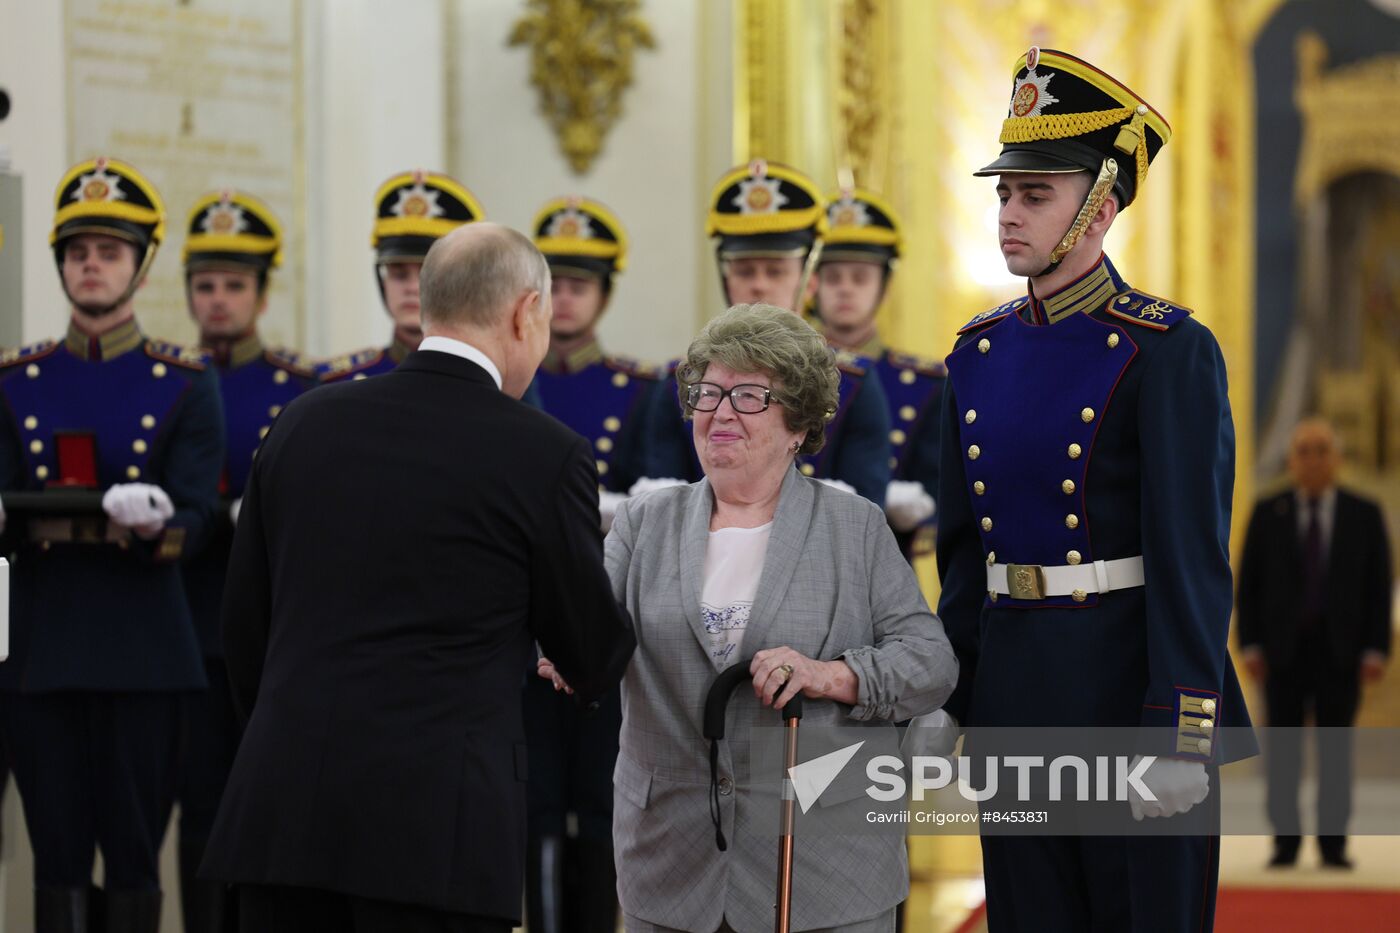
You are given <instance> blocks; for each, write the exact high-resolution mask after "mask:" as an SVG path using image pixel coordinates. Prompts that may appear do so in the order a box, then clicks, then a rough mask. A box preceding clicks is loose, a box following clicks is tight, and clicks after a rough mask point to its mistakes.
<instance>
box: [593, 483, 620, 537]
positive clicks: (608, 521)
mask: <svg viewBox="0 0 1400 933" xmlns="http://www.w3.org/2000/svg"><path fill="white" fill-rule="evenodd" d="M626 499H627V495H626V493H621V492H608V491H607V490H606V489H600V490H598V515H599V516H600V517H601V518H602V519H603V534H607V533H608V529H610V528H612V520H613V516H614V515H616V514H617V507H618V506H619V505H621V504H622V503H623V502H624V501H626Z"/></svg>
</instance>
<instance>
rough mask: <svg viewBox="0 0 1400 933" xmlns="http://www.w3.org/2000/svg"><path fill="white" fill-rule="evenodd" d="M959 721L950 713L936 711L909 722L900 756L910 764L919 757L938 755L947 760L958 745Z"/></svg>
mask: <svg viewBox="0 0 1400 933" xmlns="http://www.w3.org/2000/svg"><path fill="white" fill-rule="evenodd" d="M960 731H961V730H960V729H959V727H958V721H957V720H956V719H954V718H953V717H952V716H951V715H950V714H949V713H948V712H946V711H945V710H941V709H936V710H934V711H933V712H931V713H925V714H924V715H922V716H915V717H914V718H913V719H911V720H909V728H908V729H907V730H905V733H904V741H903V742H901V743H899V751H900V754H902V755H903V756H904V760H905V761H906V762H908V761H909V760H910V759H912V758H914V757H915V756H917V755H936V756H938V757H939V758H947V757H949V756H951V755H952V754H953V749H954V747H956V746H957V744H958V733H959V732H960Z"/></svg>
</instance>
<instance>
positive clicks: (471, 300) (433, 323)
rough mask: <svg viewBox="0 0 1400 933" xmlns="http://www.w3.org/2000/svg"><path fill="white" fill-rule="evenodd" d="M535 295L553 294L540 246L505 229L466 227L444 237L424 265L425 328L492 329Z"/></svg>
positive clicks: (486, 225) (484, 225)
mask: <svg viewBox="0 0 1400 933" xmlns="http://www.w3.org/2000/svg"><path fill="white" fill-rule="evenodd" d="M530 292H535V293H538V294H540V295H548V294H549V265H548V264H547V263H546V262H545V260H544V256H542V255H540V251H539V250H537V249H535V245H534V244H533V243H531V242H530V240H529V239H528V238H527V237H525V236H524V235H522V234H520V233H518V232H516V231H515V230H512V229H510V228H509V227H503V226H501V225H500V224H493V223H486V222H479V223H473V224H466V225H464V226H461V227H458V228H457V229H456V230H453V231H452V232H451V233H449V234H447V235H446V236H444V237H441V238H439V239H438V241H437V242H436V243H434V244H433V247H432V249H430V250H428V256H427V258H426V259H424V260H423V271H422V273H421V274H420V276H419V301H420V303H421V305H422V314H423V329H424V330H425V331H431V330H434V329H437V330H448V331H455V330H462V329H467V330H473V331H481V330H490V329H491V328H493V327H495V326H497V325H499V324H501V323H502V322H503V320H504V319H505V317H506V315H507V314H508V313H509V312H510V309H511V308H512V307H513V306H514V305H515V303H516V302H517V301H518V300H519V299H520V297H521V296H523V295H526V294H528V293H530Z"/></svg>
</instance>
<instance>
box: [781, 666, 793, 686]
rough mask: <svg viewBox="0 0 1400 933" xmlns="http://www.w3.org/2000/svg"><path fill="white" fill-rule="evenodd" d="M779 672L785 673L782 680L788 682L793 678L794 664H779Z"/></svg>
mask: <svg viewBox="0 0 1400 933" xmlns="http://www.w3.org/2000/svg"><path fill="white" fill-rule="evenodd" d="M778 673H780V674H782V675H783V680H782V682H783V683H787V682H788V681H789V680H792V665H791V664H779V665H778Z"/></svg>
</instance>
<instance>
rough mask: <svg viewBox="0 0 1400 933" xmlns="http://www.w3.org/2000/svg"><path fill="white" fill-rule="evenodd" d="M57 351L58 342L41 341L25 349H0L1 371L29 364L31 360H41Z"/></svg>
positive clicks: (24, 347)
mask: <svg viewBox="0 0 1400 933" xmlns="http://www.w3.org/2000/svg"><path fill="white" fill-rule="evenodd" d="M57 349H58V341H57V340H40V341H39V342H38V343H31V344H28V345H26V346H23V347H3V348H0V369H2V368H4V367H6V366H14V365H15V364H16V363H28V362H29V361H30V360H37V359H40V358H42V357H45V356H48V355H49V354H50V353H52V352H53V351H55V350H57Z"/></svg>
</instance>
